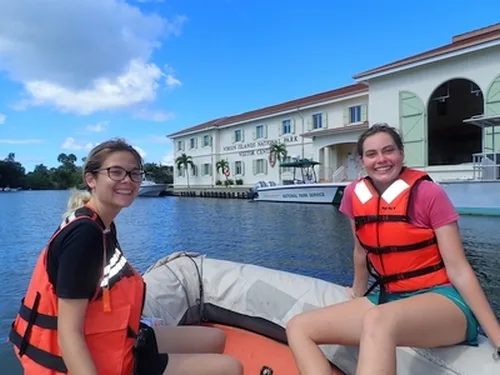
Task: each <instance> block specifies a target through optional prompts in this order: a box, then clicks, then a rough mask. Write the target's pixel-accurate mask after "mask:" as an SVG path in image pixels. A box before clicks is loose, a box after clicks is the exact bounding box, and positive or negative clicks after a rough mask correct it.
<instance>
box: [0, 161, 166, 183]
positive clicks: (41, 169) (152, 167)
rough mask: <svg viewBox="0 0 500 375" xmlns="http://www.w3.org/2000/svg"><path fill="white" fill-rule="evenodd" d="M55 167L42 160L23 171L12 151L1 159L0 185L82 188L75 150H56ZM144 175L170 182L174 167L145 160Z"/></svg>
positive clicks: (161, 181)
mask: <svg viewBox="0 0 500 375" xmlns="http://www.w3.org/2000/svg"><path fill="white" fill-rule="evenodd" d="M57 161H58V162H59V164H60V165H59V166H58V167H52V168H48V167H47V166H45V165H43V164H38V165H36V166H35V168H34V170H33V171H32V172H28V173H26V170H25V168H24V166H23V165H22V164H21V163H20V162H18V161H16V155H15V154H14V153H13V152H11V153H9V154H8V156H7V157H6V158H5V159H4V160H0V188H5V187H10V188H22V189H24V190H30V189H31V190H66V189H71V188H78V189H83V188H84V185H83V179H82V167H83V164H84V163H85V158H82V160H81V163H82V165H77V162H78V158H77V157H76V156H75V155H74V154H65V153H62V154H59V156H58V157H57ZM144 171H145V172H146V178H147V179H149V180H151V181H153V182H156V183H161V184H172V183H173V167H172V166H166V165H158V164H156V163H145V164H144Z"/></svg>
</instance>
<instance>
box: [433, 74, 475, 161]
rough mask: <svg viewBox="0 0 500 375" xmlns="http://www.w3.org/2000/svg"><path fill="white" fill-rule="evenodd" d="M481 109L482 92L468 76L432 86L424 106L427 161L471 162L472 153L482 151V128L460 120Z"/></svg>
mask: <svg viewBox="0 0 500 375" xmlns="http://www.w3.org/2000/svg"><path fill="white" fill-rule="evenodd" d="M483 113H484V99H483V93H482V91H481V89H480V88H479V87H478V86H477V85H476V84H475V83H474V82H472V81H470V80H468V79H463V78H456V79H452V80H449V81H447V82H445V83H443V84H442V85H440V86H439V87H438V88H437V89H436V90H434V92H433V93H432V95H431V97H430V99H429V104H428V109H427V114H428V117H427V119H428V120H427V139H428V165H450V164H461V163H470V162H471V161H472V154H473V153H476V152H482V130H481V128H480V127H477V126H473V125H470V124H465V123H464V122H463V120H464V119H467V118H470V117H472V116H474V115H480V114H483Z"/></svg>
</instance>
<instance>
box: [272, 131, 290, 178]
mask: <svg viewBox="0 0 500 375" xmlns="http://www.w3.org/2000/svg"><path fill="white" fill-rule="evenodd" d="M287 155H288V151H287V149H286V144H285V143H283V142H279V141H272V142H271V143H270V145H269V157H270V158H273V159H274V160H276V161H278V165H280V164H281V162H283V161H284V160H285V159H286V157H287ZM273 168H274V165H273ZM278 176H279V180H280V182H281V168H280V169H279V174H278Z"/></svg>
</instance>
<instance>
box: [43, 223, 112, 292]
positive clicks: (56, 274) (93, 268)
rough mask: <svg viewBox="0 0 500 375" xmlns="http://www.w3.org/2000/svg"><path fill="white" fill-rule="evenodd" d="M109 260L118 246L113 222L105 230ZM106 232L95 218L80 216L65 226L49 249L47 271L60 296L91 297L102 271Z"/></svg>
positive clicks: (107, 260)
mask: <svg viewBox="0 0 500 375" xmlns="http://www.w3.org/2000/svg"><path fill="white" fill-rule="evenodd" d="M106 242H107V252H106V256H107V259H106V263H108V262H109V260H110V259H111V257H112V256H113V255H114V253H115V248H117V247H118V243H117V241H116V232H115V230H114V226H112V231H108V232H107V233H106ZM103 244H104V241H103V232H102V230H101V228H100V227H99V225H98V224H97V223H96V222H93V221H91V220H88V219H81V220H77V221H76V222H73V223H71V224H70V225H69V226H67V227H66V228H64V229H63V230H62V231H61V232H60V233H59V235H58V236H57V237H56V238H55V239H54V240H53V241H52V243H51V245H50V247H49V250H48V252H47V273H48V277H49V281H50V282H51V283H52V285H53V286H54V289H55V291H56V295H57V296H58V297H59V298H68V299H83V298H88V299H92V297H94V296H95V294H96V291H97V287H98V286H99V282H100V279H101V277H102V275H103V266H104V252H103V250H104V249H103Z"/></svg>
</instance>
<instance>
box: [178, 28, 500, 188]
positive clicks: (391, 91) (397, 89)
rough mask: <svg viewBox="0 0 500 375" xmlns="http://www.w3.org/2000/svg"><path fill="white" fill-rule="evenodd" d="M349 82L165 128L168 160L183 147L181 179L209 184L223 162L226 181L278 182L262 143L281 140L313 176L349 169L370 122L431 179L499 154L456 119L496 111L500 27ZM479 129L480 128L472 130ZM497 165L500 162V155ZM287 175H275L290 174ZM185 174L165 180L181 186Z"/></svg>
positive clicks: (498, 144) (498, 135)
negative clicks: (394, 133)
mask: <svg viewBox="0 0 500 375" xmlns="http://www.w3.org/2000/svg"><path fill="white" fill-rule="evenodd" d="M354 79H355V80H356V81H357V83H356V84H353V85H350V86H347V87H343V88H339V89H336V90H332V91H328V92H324V93H320V94H316V95H313V96H308V97H304V98H301V99H297V100H292V101H289V102H286V103H282V104H278V105H273V106H270V107H266V108H262V109H258V110H255V111H251V112H247V113H243V114H239V115H235V116H228V117H224V118H220V119H216V120H213V121H209V122H207V123H204V124H201V125H197V126H194V127H190V128H187V129H184V130H182V131H179V132H176V133H174V134H170V135H169V138H171V139H172V140H173V142H174V152H175V153H174V160H175V158H176V157H178V156H179V155H181V154H183V153H185V154H186V155H189V156H191V157H192V160H193V163H194V164H195V166H196V168H195V169H194V170H191V171H189V173H190V175H189V182H190V184H191V185H196V186H213V185H215V184H216V181H217V180H220V181H223V180H224V179H225V177H224V176H223V175H222V174H221V173H220V172H219V173H218V172H217V171H216V168H215V165H216V163H217V161H219V160H221V159H226V160H227V161H228V162H229V165H230V171H231V175H230V176H229V178H231V179H234V180H236V179H241V180H243V183H244V185H253V184H254V183H255V182H257V181H261V180H264V181H276V182H277V181H278V180H279V175H278V171H279V168H278V165H275V166H274V167H273V168H272V167H270V165H269V160H268V145H269V143H270V141H272V140H280V141H282V142H285V143H286V145H287V151H288V155H289V157H296V156H300V157H305V158H313V159H314V160H317V161H319V162H320V163H321V168H320V170H319V177H320V179H321V181H332V179H335V178H336V177H337V176H338V175H339V174H340V173H341V174H342V176H343V177H347V178H348V179H352V178H355V177H356V176H357V174H358V169H357V164H356V159H355V152H354V147H355V143H356V140H357V138H358V137H359V135H360V134H361V132H362V131H363V130H365V129H366V128H368V126H369V125H371V124H374V123H377V122H387V123H389V124H391V125H393V126H397V127H398V128H399V129H400V132H401V134H402V136H403V139H404V143H405V155H406V164H407V165H409V166H413V167H417V168H422V169H425V170H427V171H428V172H429V173H430V174H431V176H433V177H434V178H437V179H446V178H461V177H471V176H472V174H473V164H472V160H473V154H475V153H482V152H490V153H491V152H495V153H496V152H500V129H499V130H497V131H496V132H495V134H493V131H492V129H491V128H488V129H484V130H483V129H482V127H481V125H482V123H481V122H480V121H479V122H478V121H476V125H473V124H471V123H467V121H466V122H464V120H466V119H469V118H471V117H473V116H475V115H485V116H496V115H497V116H498V115H500V24H497V25H493V26H489V27H486V28H483V29H479V30H474V31H471V32H468V33H465V34H461V35H458V36H455V37H453V38H452V42H451V43H450V44H447V45H445V46H442V47H439V48H436V49H433V50H431V51H427V52H424V53H421V54H418V55H415V56H411V57H408V58H405V59H403V60H400V61H396V62H392V63H390V64H387V65H384V66H381V67H377V68H374V69H371V70H369V71H367V72H363V73H360V74H357V75H355V76H354ZM478 125H479V126H478ZM498 159H499V160H498V161H497V163H500V156H499V157H498ZM290 177H291V176H290V172H289V171H286V172H285V173H283V175H282V179H289V178H290ZM186 184H187V179H186V176H185V173H184V171H176V172H175V178H174V185H176V186H184V185H186Z"/></svg>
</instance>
